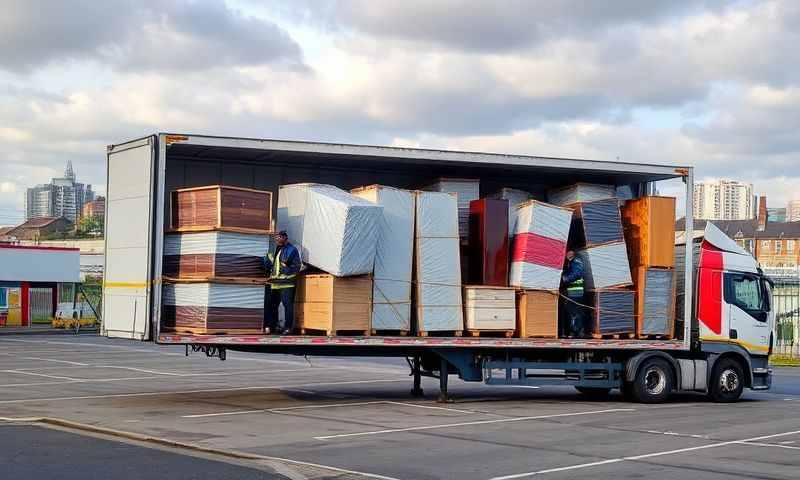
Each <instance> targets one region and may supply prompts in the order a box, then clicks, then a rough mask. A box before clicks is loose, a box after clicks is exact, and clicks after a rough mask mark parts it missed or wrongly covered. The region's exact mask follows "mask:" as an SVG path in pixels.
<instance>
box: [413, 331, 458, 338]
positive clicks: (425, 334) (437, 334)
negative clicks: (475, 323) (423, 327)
mask: <svg viewBox="0 0 800 480" xmlns="http://www.w3.org/2000/svg"><path fill="white" fill-rule="evenodd" d="M463 335H464V331H463V330H439V331H432V332H425V331H421V332H417V336H418V337H461V336H463Z"/></svg>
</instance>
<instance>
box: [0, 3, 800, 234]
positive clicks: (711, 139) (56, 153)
mask: <svg viewBox="0 0 800 480" xmlns="http://www.w3.org/2000/svg"><path fill="white" fill-rule="evenodd" d="M0 5H1V6H2V10H3V14H2V15H0V146H1V147H2V149H0V164H1V165H2V169H0V224H10V223H16V222H17V221H19V220H21V219H22V217H23V211H22V207H23V194H24V189H25V188H26V187H27V186H30V185H33V184H36V183H42V182H48V181H49V179H50V178H51V177H52V176H54V175H56V174H59V173H60V172H61V171H62V170H63V168H64V164H65V162H66V161H67V160H72V162H73V164H74V165H75V170H76V172H77V175H78V177H79V179H80V180H82V181H85V182H88V183H92V184H94V185H96V186H97V190H100V191H101V192H102V191H103V190H104V186H103V185H102V183H103V181H104V178H105V171H104V162H105V158H104V152H105V145H107V144H109V143H116V142H119V141H122V140H125V139H130V138H134V137H138V136H142V135H143V134H147V133H152V132H155V131H179V132H191V133H208V134H215V135H233V136H249V137H264V138H287V139H305V140H320V141H342V142H352V143H371V144H385V145H405V146H421V147H435V148H453V149H468V150H482V151H491V152H503V153H523V154H533V155H547V156H570V157H583V158H592V159H604V160H614V159H617V158H618V159H620V160H622V161H627V162H648V163H677V164H692V165H695V166H696V167H697V174H698V176H699V177H700V178H704V177H709V178H711V177H720V176H725V177H729V178H735V179H740V180H746V181H752V182H753V183H754V184H755V187H756V192H757V193H759V194H767V195H768V198H769V203H770V206H783V204H785V202H786V201H787V200H788V199H789V198H790V197H792V196H793V195H798V196H800V62H798V60H800V58H798V57H800V53H799V52H800V48H798V45H800V2H797V1H794V0H785V1H764V2H758V1H721V0H720V1H716V0H709V1H694V2H690V1H678V0H672V1H669V2H642V1H641V0H616V1H614V2H584V1H582V0H561V1H559V0H549V1H536V0H529V1H515V0H505V1H503V2H486V1H474V2H468V1H456V0H439V1H430V0H406V1H403V2H395V1H388V0H387V1H385V2H384V1H377V0H340V1H326V0H316V1H314V0H307V1H304V0H276V1H256V0H227V1H223V0H206V1H190V0H163V1H159V0H104V1H102V2H96V1H93V0H72V1H69V2H62V1H60V0H53V1H43V0H0Z"/></svg>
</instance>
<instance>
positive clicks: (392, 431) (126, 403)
mask: <svg viewBox="0 0 800 480" xmlns="http://www.w3.org/2000/svg"><path fill="white" fill-rule="evenodd" d="M436 385H437V383H436V381H435V380H432V379H425V380H424V384H423V387H424V388H425V390H426V397H425V398H424V399H413V398H411V397H410V396H409V395H408V391H409V389H410V386H411V381H410V378H409V377H408V371H407V368H406V367H405V365H404V362H403V361H402V359H341V358H312V359H311V363H309V362H307V361H306V360H305V359H304V358H302V357H290V356H282V355H272V356H270V355H259V354H244V353H237V352H229V354H228V360H227V361H226V362H220V361H219V360H217V359H210V358H206V357H205V356H201V355H200V354H192V355H191V356H190V357H188V358H187V357H184V353H183V348H182V347H179V346H175V347H168V346H162V347H157V346H154V345H152V344H142V343H134V342H129V341H115V340H108V339H103V338H98V337H93V336H77V337H71V336H64V335H58V336H45V335H36V336H22V335H20V336H3V337H0V417H3V421H4V422H5V423H7V424H8V425H4V426H3V427H0V428H3V430H0V435H4V434H3V432H8V431H10V430H7V428H9V425H10V426H14V427H17V426H20V427H21V426H25V428H26V429H28V428H33V429H35V430H33V431H29V430H25V431H24V432H22V433H20V434H18V435H17V434H15V435H14V437H15V438H17V439H18V442H19V443H20V444H22V445H24V446H26V447H28V448H18V449H17V450H18V451H19V457H17V460H15V461H16V462H17V463H19V462H22V463H23V465H24V466H26V468H27V469H26V470H24V472H25V473H26V475H28V476H35V475H36V474H37V472H38V473H39V475H38V476H41V477H42V478H45V477H46V476H47V472H50V471H52V470H48V468H52V467H53V466H54V465H56V466H58V465H61V466H62V467H63V466H66V467H68V468H70V469H73V470H74V469H79V470H80V469H89V468H90V467H87V466H85V465H82V464H80V463H75V461H76V460H75V459H74V458H70V460H69V461H67V460H65V459H64V447H63V446H58V445H59V442H58V441H56V440H58V439H57V438H55V436H58V435H63V434H64V433H63V432H61V431H56V430H53V429H52V428H41V427H40V426H41V425H42V420H37V419H39V418H40V417H47V418H51V419H61V420H66V421H68V422H70V423H68V424H67V425H68V426H69V427H70V431H69V434H70V435H76V436H78V437H77V438H78V439H80V438H81V437H80V435H89V437H92V438H94V437H96V436H97V435H101V436H102V437H103V441H109V442H111V441H119V442H122V443H124V444H126V445H127V444H129V443H130V442H134V443H136V446H137V448H138V447H141V448H156V449H164V448H168V447H165V444H164V443H163V442H162V443H157V444H156V443H153V442H150V441H148V440H146V439H145V438H144V437H145V436H147V437H152V438H155V439H160V441H163V440H165V441H169V442H175V443H176V444H177V445H174V446H172V447H169V452H168V453H169V455H170V457H169V460H170V461H169V462H166V463H164V464H163V465H164V467H163V468H165V469H167V470H168V471H170V472H172V473H173V474H174V476H170V478H193V477H192V475H191V473H192V471H193V470H192V468H191V464H192V463H193V462H192V461H190V460H186V461H181V459H179V458H177V457H172V455H189V456H198V455H199V456H202V458H203V459H204V460H208V461H212V462H223V463H225V462H227V463H230V465H228V466H229V467H230V468H245V469H246V468H248V467H251V468H254V469H257V470H258V471H257V472H256V473H258V474H262V473H263V474H264V475H265V477H264V478H282V477H280V476H275V477H269V476H266V475H267V474H268V473H269V472H270V471H271V470H269V468H265V467H264V465H269V466H271V467H270V468H274V471H277V472H279V473H280V475H283V476H285V477H286V478H361V477H364V478H402V479H439V478H458V479H490V478H495V479H497V478H528V477H530V476H534V475H535V476H537V477H538V476H543V477H546V478H565V479H566V478H570V479H572V478H587V479H589V478H591V479H596V478H609V477H615V478H618V479H626V478H643V477H644V478H674V479H691V480H699V479H727V478H776V479H783V478H785V479H790V478H797V471H798V467H800V369H791V368H785V369H776V377H775V387H774V390H772V391H771V392H762V393H756V392H748V393H746V396H745V399H744V401H742V402H740V403H737V404H731V405H719V404H713V403H709V402H707V401H706V400H705V399H704V398H703V397H702V396H697V395H684V396H680V397H678V398H676V399H675V400H674V401H673V402H672V403H669V404H665V405H639V404H630V403H625V402H623V401H621V399H620V398H619V397H618V396H612V397H611V398H610V399H608V400H606V401H589V400H587V399H585V398H583V397H581V396H580V395H578V394H576V393H575V392H574V390H572V389H571V388H562V387H546V388H545V387H543V388H539V389H537V388H512V387H488V386H484V385H481V384H469V383H462V382H460V381H458V380H456V379H455V378H452V379H451V382H450V386H451V390H450V391H451V394H453V395H454V396H455V397H456V398H457V401H456V403H453V404H446V405H442V404H437V403H435V401H434V398H435V396H436V394H437V390H436ZM44 422H45V423H47V422H49V420H44ZM71 422H74V423H71ZM31 425H33V426H31ZM48 425H49V424H48ZM86 428H90V429H92V430H93V432H91V433H87V432H85V431H84V430H85V429H86ZM98 432H100V433H98ZM5 437H8V435H5ZM72 442H73V443H74V448H73V449H71V450H69V455H70V457H74V456H76V455H78V456H81V455H93V457H92V459H102V458H109V459H110V458H115V457H119V455H112V454H111V453H108V454H107V455H106V456H105V457H104V456H103V452H105V451H106V450H105V449H106V448H108V452H112V451H113V448H111V446H110V445H105V444H104V446H102V447H96V448H95V447H93V446H92V445H93V444H92V443H91V442H89V441H87V442H82V441H79V440H74V439H73V440H72ZM189 447H191V448H189ZM48 448H52V449H54V451H53V452H49V451H47V450H42V449H48ZM198 448H199V449H202V452H198ZM3 449H5V447H3ZM56 449H57V451H55V450H56ZM87 449H88V450H89V451H88V452H84V450H87ZM43 453H49V454H43ZM136 457H138V458H140V459H144V458H147V459H148V460H147V461H145V460H141V461H142V462H144V463H148V462H150V461H151V460H150V457H149V456H145V455H136ZM234 457H237V458H234ZM90 460H91V459H90ZM2 463H4V462H2ZM90 463H91V462H90ZM144 463H143V464H144ZM75 465H77V466H75ZM187 465H188V466H187ZM217 467H219V465H216V464H215V466H214V468H217ZM223 467H224V466H223ZM125 468H129V465H127V464H125V463H124V462H123V463H119V462H109V463H108V464H107V467H106V470H105V471H106V472H109V473H112V474H114V473H118V471H117V469H119V472H120V473H124V472H123V469H125ZM219 468H222V467H219ZM87 472H89V470H87ZM231 472H233V470H231ZM254 472H255V470H254ZM269 474H270V475H275V474H274V473H269ZM238 476H239V475H238V474H236V473H231V474H230V475H229V477H230V478H235V477H238ZM252 476H253V477H257V475H252ZM219 477H220V478H228V477H226V474H221V475H219ZM4 478H5V477H4ZM119 478H123V477H119ZM154 478H155V477H154Z"/></svg>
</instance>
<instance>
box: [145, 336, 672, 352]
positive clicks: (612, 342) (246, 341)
mask: <svg viewBox="0 0 800 480" xmlns="http://www.w3.org/2000/svg"><path fill="white" fill-rule="evenodd" d="M158 343H162V344H176V345H189V344H197V345H221V346H249V347H257V346H264V347H310V348H312V349H313V348H314V347H356V349H359V350H360V349H361V348H358V347H376V348H381V349H382V348H386V347H396V348H426V347H427V348H442V347H448V348H450V347H458V348H465V347H466V348H480V349H483V348H504V349H507V348H523V349H580V350H607V349H613V350H618V349H624V350H682V349H684V344H683V342H682V341H681V340H631V339H620V340H617V339H587V340H583V339H552V338H492V337H483V338H481V337H385V336H369V337H363V336H361V337H359V336H353V337H350V336H347V337H324V336H299V335H287V336H277V335H193V334H180V333H178V334H174V333H170V334H161V335H159V336H158Z"/></svg>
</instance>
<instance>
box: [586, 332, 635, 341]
mask: <svg viewBox="0 0 800 480" xmlns="http://www.w3.org/2000/svg"><path fill="white" fill-rule="evenodd" d="M633 337H634V334H633V333H593V334H592V338H594V339H596V340H599V339H615V340H624V339H626V338H633Z"/></svg>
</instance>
